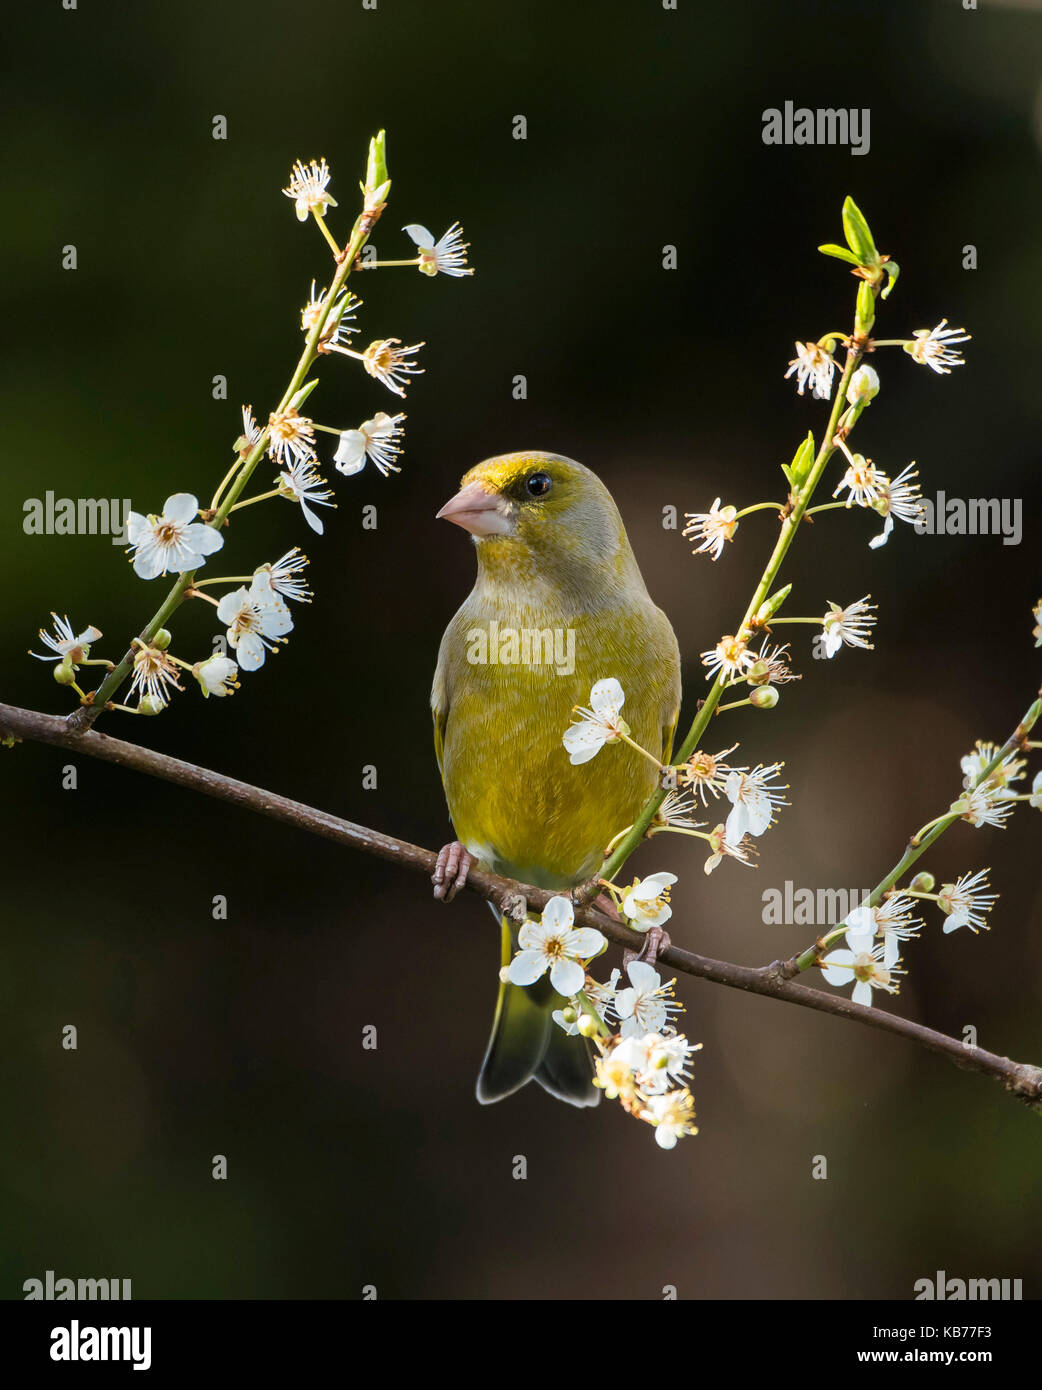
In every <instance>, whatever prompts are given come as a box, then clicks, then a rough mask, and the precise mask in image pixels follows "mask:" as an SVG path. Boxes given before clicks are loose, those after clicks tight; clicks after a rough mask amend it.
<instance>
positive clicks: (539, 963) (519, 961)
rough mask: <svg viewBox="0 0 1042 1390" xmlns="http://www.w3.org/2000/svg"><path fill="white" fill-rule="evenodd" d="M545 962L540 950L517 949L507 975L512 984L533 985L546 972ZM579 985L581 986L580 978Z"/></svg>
mask: <svg viewBox="0 0 1042 1390" xmlns="http://www.w3.org/2000/svg"><path fill="white" fill-rule="evenodd" d="M546 964H547V962H546V957H545V956H544V955H543V953H542V951H519V952H518V954H517V955H516V956H515V957H514V959H513V960H512V961H511V962H510V968H509V969H508V971H507V977H508V979H509V980H510V983H511V984H512V985H534V984H535V982H536V980H538V979H539V978H540V977H541V976H542V975H544V974H545V973H546ZM580 973H581V972H580ZM579 985H580V988H581V987H582V981H581V980H580V981H579ZM572 992H573V993H574V991H572Z"/></svg>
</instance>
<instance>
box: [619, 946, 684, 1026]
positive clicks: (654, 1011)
mask: <svg viewBox="0 0 1042 1390" xmlns="http://www.w3.org/2000/svg"><path fill="white" fill-rule="evenodd" d="M626 973H627V975H628V976H629V979H630V984H629V987H628V988H627V989H620V990H617V991H616V993H615V1001H614V1007H615V1012H616V1014H617V1015H618V1017H619V1018H620V1019H621V1021H622V1026H621V1028H620V1030H619V1031H620V1033H621V1035H622V1037H624V1038H632V1037H643V1036H644V1035H645V1034H646V1033H661V1032H662V1030H663V1028H665V1027H666V1026H667V1024H668V1023H669V1022H670V1016H671V1015H672V1014H676V1013H679V1012H680V1011H681V1006H680V1005H679V1004H677V1003H676V1002H675V1001H674V1000H673V985H674V983H675V982H674V981H673V980H670V981H668V982H667V983H666V984H663V983H662V977H661V976H660V975H659V973H658V971H657V970H655V969H654V968H653V967H652V966H650V965H648V964H647V963H646V962H645V961H641V960H631V961H630V963H629V964H628V965H627V966H626Z"/></svg>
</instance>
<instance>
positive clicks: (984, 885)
mask: <svg viewBox="0 0 1042 1390" xmlns="http://www.w3.org/2000/svg"><path fill="white" fill-rule="evenodd" d="M1040 776H1042V774H1040ZM990 887H991V885H990V884H989V882H988V870H987V869H981V870H979V871H978V872H977V873H975V874H972V875H971V874H963V875H962V877H961V878H960V879H958V880H957V881H956V882H955V883H945V884H943V885H942V886H941V891H940V892H939V893H938V894H937V905H938V907H940V909H941V911H942V912H943V913H944V914H945V918H944V926H943V929H942V930H944V931H945V932H953V931H957V930H958V928H959V927H969V929H970V931H972V932H974V933H976V932H978V931H980V930H981V929H982V928H983V929H984V931H987V930H988V923H987V922H986V921H985V920H984V917H985V914H986V913H988V912H990V911H991V909H992V907H993V906H994V904H995V900H996V898H997V897H998V894H997V893H989V892H988V889H989V888H990Z"/></svg>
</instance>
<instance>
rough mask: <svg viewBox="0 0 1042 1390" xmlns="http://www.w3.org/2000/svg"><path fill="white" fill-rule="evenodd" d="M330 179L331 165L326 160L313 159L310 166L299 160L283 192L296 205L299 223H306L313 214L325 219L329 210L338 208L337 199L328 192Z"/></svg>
mask: <svg viewBox="0 0 1042 1390" xmlns="http://www.w3.org/2000/svg"><path fill="white" fill-rule="evenodd" d="M329 179H330V171H329V165H328V164H327V163H326V161H325V160H324V159H323V160H314V159H313V160H311V162H310V163H309V164H305V163H304V161H303V160H302V159H298V160H297V162H296V163H295V164H294V166H293V172H292V174H291V175H290V181H289V187H288V188H284V189H283V190H282V191H283V193H285V195H286V197H287V198H292V199H293V201H294V203H295V204H296V209H297V221H298V222H306V221H307V220H308V214H309V213H312V212H313V213H314V214H315V216H316V217H325V215H326V210H327V208H335V207H336V206H337V201H336V199H335V198H334V197H333V196H332V195H331V194H330V193H329V192H328V191H327V185H328V183H329Z"/></svg>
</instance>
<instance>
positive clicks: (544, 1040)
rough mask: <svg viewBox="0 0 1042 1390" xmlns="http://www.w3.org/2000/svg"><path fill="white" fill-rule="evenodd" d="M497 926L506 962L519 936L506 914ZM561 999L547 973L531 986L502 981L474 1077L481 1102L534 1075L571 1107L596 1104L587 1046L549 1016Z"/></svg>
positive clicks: (506, 1093)
mask: <svg viewBox="0 0 1042 1390" xmlns="http://www.w3.org/2000/svg"><path fill="white" fill-rule="evenodd" d="M496 915H497V917H498V916H499V914H498V913H497V914H496ZM500 930H501V932H502V963H503V965H504V966H506V965H509V964H510V961H511V960H512V959H513V955H514V952H515V950H516V949H517V939H516V935H515V932H514V930H513V928H512V927H511V925H510V923H509V922H508V921H507V919H506V918H505V917H502V918H500ZM563 1002H564V1001H563V1000H562V999H561V996H560V995H559V994H558V993H556V991H555V990H554V989H552V988H551V985H550V981H549V980H548V979H547V978H546V977H545V976H544V977H543V979H541V980H537V981H536V983H535V984H534V985H524V986H522V985H512V984H510V983H509V982H503V983H501V984H500V986H499V998H498V1000H497V1001H496V1017H495V1021H494V1022H493V1024H492V1036H491V1037H490V1038H489V1040H488V1048H487V1050H486V1052H485V1060H484V1061H483V1062H482V1064H481V1074H480V1075H479V1077H478V1086H477V1093H478V1100H479V1101H480V1102H481V1104H482V1105H491V1104H492V1102H493V1101H496V1100H502V1099H503V1097H504V1096H509V1095H512V1094H513V1093H514V1091H516V1090H519V1089H520V1087H522V1086H524V1085H525V1083H526V1082H528V1081H531V1080H532V1079H533V1077H534V1078H535V1080H536V1081H538V1083H539V1085H540V1086H542V1088H543V1090H544V1091H549V1092H550V1094H551V1095H552V1096H556V1097H557V1099H558V1100H564V1101H567V1102H568V1104H569V1105H596V1104H597V1102H598V1101H599V1100H600V1098H601V1093H600V1091H599V1090H598V1089H597V1088H596V1086H594V1084H593V1064H592V1061H591V1059H590V1048H589V1044H588V1043H587V1041H586V1039H585V1038H583V1037H581V1036H580V1035H579V1034H575V1036H573V1037H569V1036H568V1034H567V1033H566V1032H565V1031H564V1029H563V1028H559V1027H558V1025H557V1024H556V1023H555V1022H554V1021H553V1018H552V1017H551V1015H552V1014H553V1011H554V1010H555V1009H559V1008H561V1007H562V1004H563Z"/></svg>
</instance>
